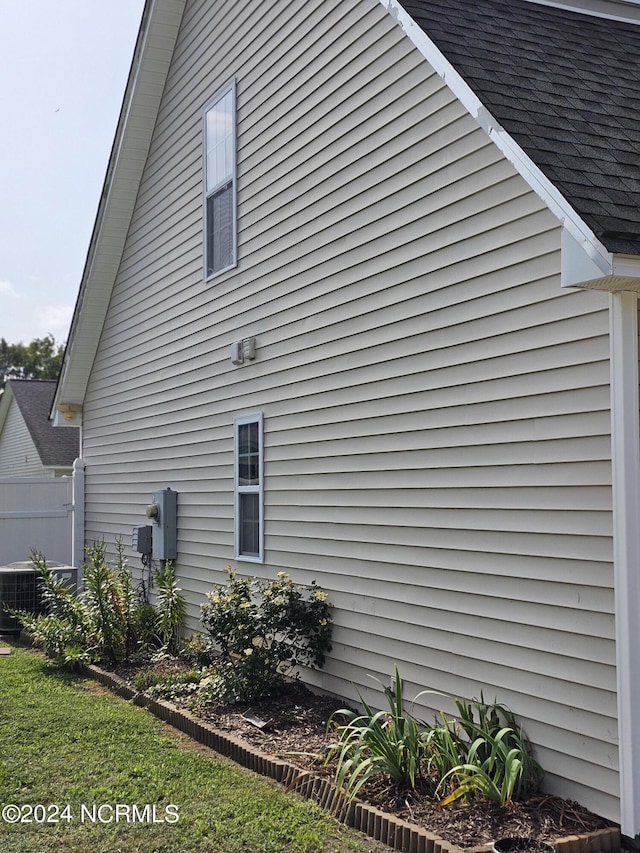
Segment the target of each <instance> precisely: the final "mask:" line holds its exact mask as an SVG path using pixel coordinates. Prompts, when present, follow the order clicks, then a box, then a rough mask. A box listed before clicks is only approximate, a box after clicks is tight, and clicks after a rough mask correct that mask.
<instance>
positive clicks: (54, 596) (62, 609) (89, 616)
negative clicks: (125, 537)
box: [14, 540, 184, 668]
mask: <svg viewBox="0 0 640 853" xmlns="http://www.w3.org/2000/svg"><path fill="white" fill-rule="evenodd" d="M32 559H33V563H34V565H35V567H36V568H37V569H38V570H39V572H40V578H39V583H40V585H41V588H42V596H43V601H44V604H45V607H46V612H45V613H43V614H40V615H37V616H34V615H32V614H30V613H27V612H25V611H14V615H15V616H17V618H19V619H20V621H21V622H22V625H23V628H24V629H25V631H26V633H27V634H28V635H29V636H30V637H31V639H32V641H33V643H34V644H35V645H36V646H39V647H41V648H42V649H43V650H44V652H45V654H46V655H47V656H48V657H49V658H51V659H52V660H54V661H56V663H58V664H61V665H63V666H66V667H71V668H72V667H76V666H79V665H80V664H84V663H92V662H95V661H99V660H107V661H109V662H110V663H112V664H115V663H119V662H120V661H123V660H127V659H129V658H130V657H131V656H132V655H134V654H139V653H141V652H148V651H150V650H152V649H153V648H157V647H158V646H159V645H160V643H161V642H162V641H164V640H166V641H167V642H172V641H173V638H174V637H175V636H176V634H177V630H178V624H179V621H180V619H181V618H182V617H183V615H184V603H183V604H182V610H181V609H180V602H179V597H180V596H179V593H180V590H179V589H178V588H177V587H176V584H175V577H174V575H173V571H172V569H171V570H170V571H165V573H163V574H162V575H161V594H160V595H159V601H160V607H159V608H158V609H154V608H153V607H151V606H150V605H148V604H145V603H144V602H143V601H142V600H141V599H140V596H139V594H138V591H137V589H135V588H134V586H133V583H132V580H131V575H130V573H129V571H128V569H127V564H126V560H125V558H124V547H123V545H122V541H121V540H118V541H117V542H116V560H115V563H114V564H113V565H111V564H110V563H109V562H108V561H107V558H106V545H105V543H104V542H97V543H94V544H93V545H90V546H88V547H87V549H86V560H85V562H84V564H83V571H84V590H83V591H82V592H81V593H79V594H78V595H75V594H74V593H73V592H72V591H71V590H70V589H69V588H68V587H67V586H66V584H65V583H64V582H63V581H60V580H58V579H57V578H56V576H55V575H54V574H53V573H52V572H51V570H50V569H49V568H48V567H47V564H46V561H45V559H44V558H43V557H42V555H40V554H36V553H34V554H33V555H32Z"/></svg>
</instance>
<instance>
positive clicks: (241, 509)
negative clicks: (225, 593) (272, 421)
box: [234, 414, 264, 562]
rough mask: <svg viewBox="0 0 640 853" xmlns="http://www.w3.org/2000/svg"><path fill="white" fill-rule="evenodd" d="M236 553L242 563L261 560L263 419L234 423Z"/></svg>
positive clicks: (250, 419)
mask: <svg viewBox="0 0 640 853" xmlns="http://www.w3.org/2000/svg"><path fill="white" fill-rule="evenodd" d="M234 433H235V436H234V438H235V441H234V445H235V460H234V464H235V472H234V474H235V476H234V480H235V546H236V547H235V550H236V557H238V558H244V559H245V560H256V561H260V562H261V561H262V559H263V492H264V482H263V481H264V475H263V445H264V440H263V425H262V415H261V414H257V415H246V416H244V417H240V418H236V419H235V421H234Z"/></svg>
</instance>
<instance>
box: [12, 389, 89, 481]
mask: <svg viewBox="0 0 640 853" xmlns="http://www.w3.org/2000/svg"><path fill="white" fill-rule="evenodd" d="M55 390H56V383H55V381H54V380H53V379H52V380H48V379H9V380H8V381H7V385H6V389H5V392H4V394H3V395H2V398H3V399H2V402H3V403H4V407H7V408H8V404H9V403H10V401H11V397H13V399H14V400H15V403H16V405H17V406H18V409H19V410H20V414H21V415H22V418H23V420H24V422H25V424H26V426H27V429H28V430H29V434H30V436H31V439H32V441H33V443H34V444H35V446H36V450H37V451H38V455H39V457H40V461H41V462H42V464H43V465H44V466H45V467H48V468H70V467H72V465H73V463H74V460H75V459H77V458H78V454H79V449H80V437H79V434H80V430H79V429H78V428H77V427H60V428H56V427H54V426H53V425H52V424H51V422H50V421H49V410H50V408H51V403H52V401H53V396H54V393H55ZM5 397H6V402H5ZM4 407H3V408H4ZM5 417H6V414H5ZM3 422H4V418H2V419H0V429H2V424H3Z"/></svg>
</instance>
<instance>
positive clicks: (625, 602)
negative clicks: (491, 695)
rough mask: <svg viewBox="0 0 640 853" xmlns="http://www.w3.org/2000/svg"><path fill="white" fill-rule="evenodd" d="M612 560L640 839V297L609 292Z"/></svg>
mask: <svg viewBox="0 0 640 853" xmlns="http://www.w3.org/2000/svg"><path fill="white" fill-rule="evenodd" d="M609 298H610V311H609V316H610V341H611V343H610V352H611V461H612V477H613V555H614V556H613V559H614V577H615V610H616V665H617V681H618V744H619V761H620V822H621V829H622V833H623V834H624V835H626V836H629V837H630V838H636V839H638V838H640V727H639V726H638V724H637V720H636V724H635V725H634V713H635V715H636V717H637V715H638V714H639V713H640V399H639V397H640V394H639V389H638V296H637V294H636V293H629V292H620V293H612V294H611V295H610V297H609Z"/></svg>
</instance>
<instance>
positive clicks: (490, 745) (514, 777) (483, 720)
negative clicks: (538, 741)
mask: <svg viewBox="0 0 640 853" xmlns="http://www.w3.org/2000/svg"><path fill="white" fill-rule="evenodd" d="M455 701H456V707H457V709H458V715H459V719H458V720H457V721H454V720H451V719H448V718H447V717H446V716H445V714H441V715H440V717H441V722H440V723H437V724H436V725H434V726H433V727H432V728H431V729H430V731H429V734H428V742H429V752H430V762H431V765H430V766H431V767H435V766H438V767H439V771H440V776H441V781H440V786H439V790H440V792H441V793H445V794H446V795H445V796H444V798H443V800H442V803H443V805H448V804H449V803H452V802H455V801H456V800H462V801H466V800H469V799H474V798H479V799H484V800H490V801H492V802H495V803H498V804H499V805H501V806H504V805H506V804H507V803H509V802H511V801H512V800H514V799H523V798H525V797H527V796H529V795H530V794H533V793H535V792H536V791H537V790H538V788H539V787H540V783H541V782H542V777H543V775H544V774H543V771H542V768H541V766H540V765H539V764H538V762H537V761H536V760H535V759H534V758H533V755H532V752H531V744H530V743H529V740H528V738H527V736H526V735H525V734H524V732H523V730H522V727H521V726H519V725H518V723H517V722H516V719H515V717H514V715H513V713H512V712H511V711H510V710H509V709H508V708H507V707H506V706H505V705H501V704H498V703H493V704H487V703H486V702H485V701H484V697H483V696H482V694H480V699H479V700H478V699H473V700H472V701H471V702H464V701H462V700H460V699H456V700H455ZM476 714H477V719H476ZM447 764H449V767H447Z"/></svg>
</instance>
